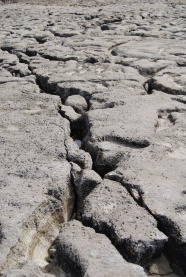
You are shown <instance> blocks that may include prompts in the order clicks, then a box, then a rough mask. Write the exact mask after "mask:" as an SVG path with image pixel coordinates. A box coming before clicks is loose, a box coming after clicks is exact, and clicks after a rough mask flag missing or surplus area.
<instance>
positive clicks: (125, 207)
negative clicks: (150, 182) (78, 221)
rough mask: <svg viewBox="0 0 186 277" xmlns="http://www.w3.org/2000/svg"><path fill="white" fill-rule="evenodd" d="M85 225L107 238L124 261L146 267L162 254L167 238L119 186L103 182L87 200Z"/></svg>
mask: <svg viewBox="0 0 186 277" xmlns="http://www.w3.org/2000/svg"><path fill="white" fill-rule="evenodd" d="M82 221H83V223H84V224H86V225H88V226H93V227H94V228H95V229H96V230H97V231H98V232H100V233H104V234H107V236H108V237H109V238H110V239H111V240H112V242H113V244H114V245H115V246H116V248H117V249H118V250H119V252H120V253H121V254H122V255H123V257H124V258H125V259H126V260H128V261H130V262H135V263H144V262H146V261H148V259H151V258H152V257H153V256H154V255H157V254H158V253H160V252H161V249H162V248H163V246H164V244H165V243H166V241H167V237H166V236H165V235H164V234H163V233H161V232H160V231H159V230H158V229H157V223H156V221H155V220H154V218H153V217H152V216H151V215H149V214H148V212H147V211H146V210H145V209H144V208H141V207H139V206H138V205H137V204H136V203H135V202H134V201H133V199H132V198H131V196H130V195H129V193H128V192H127V191H126V189H125V188H123V187H122V186H121V185H120V184H119V183H117V182H114V181H110V180H104V183H103V184H102V185H99V186H98V187H96V188H95V189H94V190H93V191H92V192H91V193H90V194H89V196H88V197H87V198H86V200H85V202H84V210H83V214H82Z"/></svg>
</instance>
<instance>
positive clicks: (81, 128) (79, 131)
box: [6, 50, 184, 276]
mask: <svg viewBox="0 0 186 277" xmlns="http://www.w3.org/2000/svg"><path fill="white" fill-rule="evenodd" d="M6 51H7V50H6ZM8 52H9V53H11V54H12V51H8ZM14 54H15V53H14ZM17 56H18V58H19V60H20V62H21V63H26V62H25V60H24V59H22V58H20V57H19V55H17ZM28 64H29V63H28ZM29 70H30V71H31V72H32V74H33V75H35V76H36V80H37V85H38V87H39V88H40V91H41V92H42V93H47V94H55V92H56V85H57V84H52V85H51V86H48V82H47V81H48V80H47V79H46V80H45V79H44V78H43V80H42V81H43V82H44V84H43V82H42V84H41V80H40V79H39V78H38V76H37V75H36V74H34V72H33V70H32V69H31V68H30V67H29ZM146 84H148V86H147V89H146V88H145V89H146V90H147V93H148V94H151V93H152V89H153V81H152V80H150V81H147V83H146ZM146 84H145V85H146ZM145 85H144V87H145ZM77 91H78V90H77ZM74 94H75V93H74ZM59 96H60V97H61V95H59ZM61 99H62V97H61ZM64 100H65V99H63V101H64ZM86 100H87V99H86ZM89 100H90V98H88V101H87V103H88V110H89V108H90V102H89ZM88 110H87V111H88ZM59 113H60V115H61V116H63V117H64V114H63V112H62V111H61V110H59ZM70 126H71V137H72V139H73V140H74V141H75V143H76V144H77V145H78V147H79V148H80V149H82V150H83V151H87V152H88V153H89V152H91V151H90V150H89V149H88V148H87V147H86V143H84V138H85V137H86V134H87V133H88V131H89V130H88V127H87V126H86V119H85V116H84V115H82V118H81V120H80V121H79V122H78V123H77V122H74V123H70ZM87 149H88V150H87ZM92 150H93V151H95V149H92ZM90 154H92V153H90ZM96 156H97V153H96V152H94V155H93V154H92V160H93V170H94V171H95V172H96V173H98V174H99V175H100V176H101V177H102V178H103V177H104V176H105V174H106V173H109V172H110V171H112V170H114V169H115V168H113V167H112V168H107V169H106V170H105V171H102V172H99V170H98V169H97V167H96V166H95V160H96ZM117 182H119V183H120V184H121V185H122V186H125V188H126V189H127V190H128V192H129V193H130V195H131V197H132V198H133V199H134V201H135V202H137V204H138V205H139V206H141V207H143V208H144V209H146V211H148V213H150V215H151V216H153V217H154V218H155V219H156V220H157V222H158V226H157V228H158V229H159V230H160V231H162V232H163V233H165V234H166V235H167V236H168V237H169V241H170V245H169V246H168V247H167V245H168V244H169V243H168V244H167V245H166V246H165V248H166V247H167V248H169V249H170V248H171V247H173V245H174V244H172V243H171V241H172V238H171V237H170V235H169V232H168V231H167V226H166V224H164V222H163V221H162V220H161V219H159V218H158V216H155V215H154V214H153V213H152V212H151V210H150V209H149V208H148V207H147V206H146V205H145V203H144V201H143V197H142V195H141V192H139V191H138V192H139V196H140V197H139V199H138V200H137V199H136V198H135V197H134V195H133V194H132V192H131V188H129V187H127V186H126V184H125V185H124V184H123V183H122V182H121V181H118V179H117ZM71 183H72V185H73V187H74V191H75V186H74V180H73V177H72V176H71ZM76 212H77V196H76V197H75V204H74V215H73V216H72V218H76ZM90 227H92V226H90ZM105 235H107V236H108V237H109V232H108V233H107V232H106V233H105ZM173 248H174V247H173ZM50 249H53V250H52V251H50ZM50 252H51V253H52V254H51V253H50ZM54 252H55V247H54V246H53V245H51V247H50V248H49V254H50V255H49V256H53V258H52V259H51V260H50V258H48V261H49V265H47V266H46V267H45V269H43V270H44V271H45V270H46V272H51V273H54V272H55V274H56V276H58V274H59V268H55V266H56V265H55V263H54V264H53V260H54V257H55V254H54ZM50 263H51V265H50ZM148 266H149V265H148ZM144 268H145V266H144ZM146 271H148V270H147V269H146ZM149 275H150V273H149ZM60 276H61V275H60ZM162 276H163V275H162ZM181 276H184V275H181Z"/></svg>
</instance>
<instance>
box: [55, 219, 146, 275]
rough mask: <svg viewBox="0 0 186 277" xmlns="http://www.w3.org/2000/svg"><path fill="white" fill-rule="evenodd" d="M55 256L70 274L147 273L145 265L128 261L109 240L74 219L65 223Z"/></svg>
mask: <svg viewBox="0 0 186 277" xmlns="http://www.w3.org/2000/svg"><path fill="white" fill-rule="evenodd" d="M55 244H56V248H57V253H56V258H57V262H58V264H59V265H60V266H62V268H63V269H64V270H65V271H66V272H68V273H70V274H71V275H70V276H86V277H93V276H98V277H104V276H105V277H113V276H115V275H116V276H118V277H120V276H121V277H124V276H126V277H128V276H131V277H132V276H135V277H136V276H146V274H145V272H144V271H143V268H142V267H140V266H138V265H133V264H130V263H128V262H126V261H125V260H124V259H123V258H122V256H121V255H120V254H119V252H118V251H117V250H116V249H115V247H114V246H113V245H112V244H111V242H110V240H109V239H108V238H107V237H106V236H104V235H101V234H97V233H96V232H95V231H94V230H93V229H92V228H89V227H84V226H83V225H82V224H81V223H80V222H78V221H76V220H73V221H71V222H68V223H64V224H63V225H62V229H61V231H60V234H59V236H58V238H57V239H56V242H55Z"/></svg>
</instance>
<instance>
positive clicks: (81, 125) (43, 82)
mask: <svg viewBox="0 0 186 277" xmlns="http://www.w3.org/2000/svg"><path fill="white" fill-rule="evenodd" d="M6 50H7V49H6ZM8 51H9V52H10V53H11V51H10V49H9V50H8ZM26 54H27V55H28V56H29V54H30V55H31V56H32V55H33V53H29V52H27V53H26ZM22 62H23V60H22ZM29 69H30V70H31V68H29ZM31 71H32V70H31ZM32 73H33V74H34V72H33V71H32ZM34 75H35V76H36V79H37V85H38V86H39V88H40V90H41V91H42V92H43V93H50V94H56V87H57V83H55V84H49V83H48V79H49V78H48V77H43V76H38V75H37V74H34ZM145 84H147V88H146V91H147V93H148V94H151V93H152V90H153V88H154V80H153V79H150V80H148V81H147V82H146V83H145ZM145 84H144V87H145ZM62 92H65V88H64V90H63V89H62V90H61V91H60V93H61V94H60V93H59V94H58V95H59V96H60V97H61V99H62V101H64V100H65V99H66V97H67V96H69V94H70V95H76V94H79V92H80V90H79V89H75V88H72V89H71V90H69V91H68V92H67V93H66V94H65V93H64V95H63V93H62ZM80 95H82V96H84V97H85V98H86V100H87V102H88V104H89V101H90V95H89V94H88V93H87V92H86V93H85V94H84V93H82V92H81V94H80ZM89 106H90V104H89ZM59 112H60V114H61V115H62V116H63V114H62V113H61V111H60V110H59ZM89 130H90V126H89V125H88V124H87V120H86V116H82V119H81V120H80V121H79V122H75V123H74V124H72V123H71V137H72V138H73V139H74V140H75V139H79V140H81V141H83V144H82V149H84V150H85V151H87V152H89V153H90V154H91V156H92V159H93V168H94V170H95V171H96V172H97V173H98V174H99V175H100V176H101V177H104V175H105V174H106V173H108V172H110V171H113V170H115V169H116V167H117V163H118V161H119V159H120V156H118V157H117V156H116V157H115V160H113V163H111V165H109V162H108V163H106V164H103V168H102V169H101V170H100V164H99V163H98V156H99V155H98V149H95V147H94V146H92V149H91V148H90V147H87V145H88V143H87V142H88V141H87V138H88V136H87V138H86V139H85V137H86V135H87V134H88V132H89ZM106 139H110V141H116V142H117V143H121V144H124V146H125V147H126V146H128V147H132V148H137V149H138V148H143V147H147V146H149V142H146V141H144V142H139V143H138V142H135V141H134V142H133V141H127V140H124V141H123V139H122V141H120V140H119V139H118V138H116V140H115V138H109V137H108V138H106ZM96 163H97V165H96ZM71 183H72V184H73V186H74V191H75V185H74V180H73V177H72V176H71ZM121 184H122V185H123V186H125V188H126V189H127V190H128V191H129V193H130V195H131V197H132V198H133V199H134V201H136V202H137V204H138V205H139V206H142V207H143V208H145V209H146V210H147V211H148V212H149V213H150V214H151V215H152V216H153V217H154V218H155V219H156V220H157V222H158V229H159V230H160V231H162V232H164V233H165V234H166V235H167V236H168V237H169V242H168V243H167V244H166V246H165V253H167V256H168V257H169V260H170V261H171V262H172V263H173V264H175V267H176V266H177V264H178V265H180V266H181V267H182V268H183V271H184V272H186V265H184V264H185V260H186V255H185V245H182V246H180V245H179V247H177V245H178V244H179V242H178V240H177V239H175V238H174V236H178V235H179V232H178V229H177V227H176V226H175V224H174V222H170V220H168V219H167V218H166V217H163V216H160V215H154V214H153V213H152V212H151V210H150V209H149V208H148V207H147V206H146V204H145V202H144V200H143V191H141V189H140V186H138V185H131V184H129V183H126V182H122V181H121ZM132 189H133V190H135V191H136V192H137V193H138V195H139V197H138V198H136V197H134V193H133V192H132ZM50 193H53V192H50V191H49V194H50ZM75 201H77V196H76V200H75ZM76 212H77V202H75V205H74V217H76ZM83 223H84V224H85V225H86V226H90V227H92V226H94V224H93V222H89V221H88V220H87V221H86V220H85V221H84V222H83ZM99 227H100V226H99ZM101 229H102V230H103V231H102V232H103V233H104V234H105V235H107V236H108V237H109V238H110V239H111V240H112V237H113V230H112V229H110V227H108V226H107V225H106V224H105V225H104V224H103V226H101ZM95 230H96V231H97V232H100V228H96V227H95ZM170 232H173V234H171V235H170ZM1 234H2V232H1V230H0V239H2V238H3V235H1ZM125 244H126V245H125V248H126V249H129V252H130V245H129V241H127V240H126V242H125ZM115 246H116V248H117V249H118V250H119V251H120V252H123V249H119V248H120V247H119V246H118V245H117V244H116V245H115ZM173 252H175V253H174V254H175V255H173V256H172V253H173ZM61 253H63V250H62V249H59V252H58V255H59V256H60V255H62V254H61ZM123 255H124V257H125V253H124V254H123ZM147 256H148V253H147ZM175 256H177V259H176V261H175V260H174V259H175ZM61 260H63V263H64V264H63V268H64V267H65V266H66V265H67V264H69V261H68V262H66V261H65V257H64V256H63V257H62V259H61ZM71 266H72V267H74V268H75V270H76V276H81V273H80V271H79V270H80V269H78V268H77V266H76V264H75V263H74V264H72V265H71ZM66 270H67V272H68V270H69V269H68V268H66ZM66 270H65V271H66ZM78 272H79V273H78ZM78 274H80V275H78ZM181 276H184V275H181Z"/></svg>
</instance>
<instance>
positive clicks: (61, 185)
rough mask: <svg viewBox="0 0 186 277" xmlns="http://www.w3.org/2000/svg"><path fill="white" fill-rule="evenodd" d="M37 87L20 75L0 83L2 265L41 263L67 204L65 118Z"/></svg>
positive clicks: (67, 213) (70, 202) (70, 199)
mask: <svg viewBox="0 0 186 277" xmlns="http://www.w3.org/2000/svg"><path fill="white" fill-rule="evenodd" d="M37 90H38V87H37V85H35V84H33V83H30V82H28V81H26V80H23V79H21V81H20V82H19V80H18V81H17V82H6V83H4V84H2V85H1V87H0V91H1V92H0V98H1V101H0V102H1V104H0V112H1V127H0V128H1V139H0V141H1V157H2V158H1V167H0V168H1V169H0V175H1V216H0V223H1V254H0V265H1V270H2V271H6V270H8V269H11V268H16V267H19V266H21V265H23V264H24V263H26V262H27V261H29V260H33V261H34V262H35V263H36V264H38V265H40V266H44V265H45V264H46V261H45V260H44V258H45V255H46V252H47V248H48V247H49V246H50V244H51V242H52V240H53V239H54V238H55V236H56V235H57V233H58V230H59V225H60V223H62V222H64V221H67V220H69V218H70V217H71V213H72V209H73V203H74V195H73V190H72V186H71V183H70V164H69V163H68V162H67V161H66V150H65V146H64V140H65V138H66V137H67V136H69V131H70V130H69V123H68V122H67V121H66V119H62V118H61V116H60V115H59V113H58V105H59V104H60V99H58V97H56V96H52V97H51V96H50V95H44V94H40V93H38V91H37ZM36 91H37V92H36ZM38 253H40V254H39V255H38Z"/></svg>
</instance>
